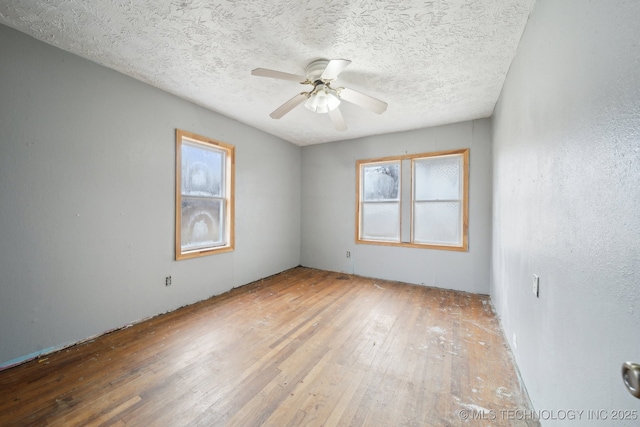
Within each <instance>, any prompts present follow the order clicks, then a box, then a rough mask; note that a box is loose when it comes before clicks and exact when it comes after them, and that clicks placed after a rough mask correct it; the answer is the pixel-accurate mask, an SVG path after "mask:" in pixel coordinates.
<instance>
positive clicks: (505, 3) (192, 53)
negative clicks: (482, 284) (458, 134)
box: [0, 0, 535, 145]
mask: <svg viewBox="0 0 640 427" xmlns="http://www.w3.org/2000/svg"><path fill="white" fill-rule="evenodd" d="M534 3H535V0H433V1H428V0H384V1H382V0H377V1H376V0H368V1H367V0H306V1H298V2H296V1H292V0H268V1H267V0H240V1H239V0H208V1H207V0H172V1H157V0H57V1H51V0H29V1H25V0H3V1H2V2H1V3H0V23H3V24H6V25H8V26H10V27H13V28H15V29H18V30H20V31H22V32H25V33H27V34H30V35H31V36H33V37H35V38H37V39H40V40H42V41H45V42H47V43H49V44H51V45H54V46H57V47H59V48H61V49H64V50H66V51H69V52H72V53H75V54H77V55H79V56H82V57H84V58H88V59H90V60H92V61H95V62H97V63H99V64H101V65H104V66H106V67H109V68H112V69H115V70H117V71H120V72H122V73H124V74H127V75H129V76H132V77H134V78H136V79H139V80H141V81H144V82H146V83H149V84H151V85H153V86H156V87H158V88H161V89H164V90H166V91H168V92H171V93H174V94H176V95H179V96H181V97H183V98H186V99H189V100H191V101H194V102H196V103H197V104H200V105H202V106H205V107H207V108H209V109H211V110H213V111H216V112H219V113H222V114H224V115H226V116H228V117H231V118H233V119H236V120H238V121H240V122H243V123H246V124H248V125H251V126H253V127H255V128H258V129H261V130H264V131H265V132H268V133H270V134H273V135H276V136H279V137H281V138H283V139H285V140H288V141H291V142H293V143H295V144H298V145H308V144H316V143H321V142H329V141H336V140H344V139H352V138H357V137H362V136H366V135H372V134H383V133H388V132H395V131H403V130H409V129H416V128H422V127H428V126H435V125H440V124H446V123H453V122H458V121H463V120H471V119H477V118H483V117H488V116H490V115H491V114H492V112H493V108H494V105H495V103H496V101H497V99H498V96H499V95H500V91H501V89H502V84H503V82H504V78H505V76H506V73H507V71H508V69H509V66H510V64H511V61H512V59H513V56H514V55H515V51H516V49H517V46H518V42H519V40H520V36H521V34H522V32H523V30H524V27H525V24H526V22H527V18H528V16H529V13H530V12H531V10H532V8H533V6H534ZM318 58H329V59H350V60H351V61H352V63H351V65H350V66H349V67H348V68H347V69H346V70H345V71H343V72H342V74H340V76H339V78H338V79H337V81H336V83H337V84H334V86H336V85H339V86H346V87H350V88H352V89H356V90H359V91H361V92H364V93H366V94H369V95H371V96H374V97H376V98H379V99H381V100H383V101H386V102H388V104H389V107H388V109H387V111H386V112H384V113H383V114H382V115H377V114H375V113H372V112H370V111H367V110H364V109H362V108H359V107H356V106H354V105H352V104H349V103H347V102H342V104H341V106H340V109H341V111H342V114H343V116H344V119H345V121H346V124H347V126H348V129H347V130H346V131H342V132H339V131H337V130H335V129H334V128H333V126H332V124H331V121H330V119H329V117H327V115H326V114H316V113H313V112H311V111H309V110H307V109H305V108H304V106H299V107H297V108H296V109H294V110H293V111H291V112H290V113H289V114H287V115H285V116H284V117H283V118H282V119H280V120H274V119H271V118H270V117H269V113H271V112H272V111H273V110H274V109H276V108H277V107H278V106H280V105H281V104H282V103H284V102H285V101H287V100H288V99H290V98H291V97H292V96H294V95H295V94H297V93H299V92H301V91H303V90H308V88H309V86H301V85H299V84H297V83H295V82H291V81H283V80H274V79H269V78H264V77H256V76H251V70H252V69H254V68H258V67H262V68H270V69H274V70H279V71H284V72H288V73H293V74H301V75H304V73H305V67H306V65H307V64H308V63H309V62H311V61H312V60H314V59H318Z"/></svg>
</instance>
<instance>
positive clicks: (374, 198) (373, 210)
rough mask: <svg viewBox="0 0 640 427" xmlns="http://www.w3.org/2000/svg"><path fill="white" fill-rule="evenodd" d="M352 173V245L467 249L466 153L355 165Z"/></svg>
mask: <svg viewBox="0 0 640 427" xmlns="http://www.w3.org/2000/svg"><path fill="white" fill-rule="evenodd" d="M356 167H357V173H356V176H357V186H356V188H357V194H358V196H357V199H358V205H357V209H356V210H357V224H356V230H357V235H356V243H366V244H379V245H394V246H408V247H418V248H433V249H446V250H455V251H466V250H467V249H468V188H469V183H468V181H469V178H468V175H469V174H468V170H469V150H468V149H464V150H453V151H444V152H438V153H423V154H413V155H405V156H396V157H386V158H382V159H371V160H359V161H358V162H356Z"/></svg>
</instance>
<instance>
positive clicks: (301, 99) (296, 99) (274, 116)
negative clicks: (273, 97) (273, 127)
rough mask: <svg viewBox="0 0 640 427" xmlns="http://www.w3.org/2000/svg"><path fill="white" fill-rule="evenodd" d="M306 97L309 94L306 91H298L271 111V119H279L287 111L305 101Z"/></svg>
mask: <svg viewBox="0 0 640 427" xmlns="http://www.w3.org/2000/svg"><path fill="white" fill-rule="evenodd" d="M308 97H309V94H308V93H307V92H302V93H299V94H297V95H296V96H294V97H293V98H291V99H290V100H288V101H287V102H285V103H284V104H282V105H281V106H279V107H278V108H276V109H275V110H274V111H273V113H271V114H269V115H270V116H271V118H272V119H279V118H281V117H282V116H284V115H285V114H287V113H288V112H289V111H291V110H293V109H294V108H296V107H297V106H298V105H300V104H302V103H303V102H304V101H306V100H307V98H308Z"/></svg>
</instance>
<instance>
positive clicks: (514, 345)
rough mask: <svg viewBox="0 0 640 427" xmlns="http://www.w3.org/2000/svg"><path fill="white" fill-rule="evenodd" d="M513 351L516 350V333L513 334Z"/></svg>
mask: <svg viewBox="0 0 640 427" xmlns="http://www.w3.org/2000/svg"><path fill="white" fill-rule="evenodd" d="M513 349H514V350H517V349H518V336H517V335H516V333H515V332H514V333H513Z"/></svg>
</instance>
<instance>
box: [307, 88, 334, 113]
mask: <svg viewBox="0 0 640 427" xmlns="http://www.w3.org/2000/svg"><path fill="white" fill-rule="evenodd" d="M338 105H340V98H338V96H337V95H336V93H335V92H334V91H332V90H330V89H329V88H328V87H327V86H326V85H318V86H317V87H316V89H315V90H314V91H313V92H312V93H311V95H310V96H309V99H308V100H307V101H306V102H305V103H304V106H305V107H307V109H309V110H311V111H313V112H314V113H328V112H329V111H332V110H335V109H336V108H338Z"/></svg>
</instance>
